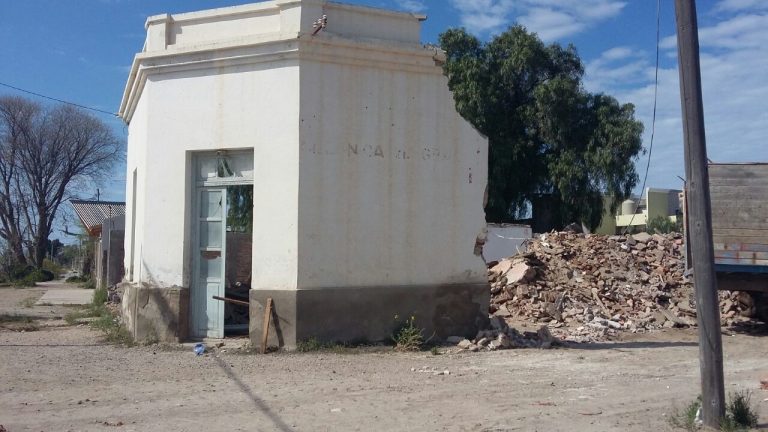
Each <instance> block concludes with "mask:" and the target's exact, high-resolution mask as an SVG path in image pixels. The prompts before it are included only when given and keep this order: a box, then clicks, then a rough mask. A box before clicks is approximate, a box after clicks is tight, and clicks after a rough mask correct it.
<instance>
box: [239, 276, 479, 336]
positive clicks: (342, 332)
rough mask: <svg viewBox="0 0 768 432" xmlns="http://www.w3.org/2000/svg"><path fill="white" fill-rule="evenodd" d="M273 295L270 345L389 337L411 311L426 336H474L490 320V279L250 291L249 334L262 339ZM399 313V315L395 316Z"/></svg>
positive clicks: (407, 317)
mask: <svg viewBox="0 0 768 432" xmlns="http://www.w3.org/2000/svg"><path fill="white" fill-rule="evenodd" d="M267 298H271V299H272V302H273V303H272V304H273V313H272V318H271V324H270V327H269V339H268V345H269V346H271V347H279V348H284V349H288V350H291V349H295V348H296V344H297V342H300V341H304V340H307V339H309V338H316V339H317V340H319V341H323V342H349V343H357V342H380V341H391V338H392V334H393V333H394V332H395V331H396V330H397V328H398V327H400V326H401V325H402V324H403V322H404V321H405V320H407V319H409V318H410V317H411V316H413V317H415V324H416V326H417V327H420V328H423V329H424V332H423V334H424V336H425V338H428V337H430V336H433V335H434V336H433V337H434V338H435V339H437V340H441V339H445V338H446V337H448V336H465V337H473V336H475V335H476V334H477V331H478V330H479V329H480V328H483V327H484V326H485V325H487V323H488V305H489V302H490V289H489V287H488V285H487V284H460V285H430V286H403V287H392V286H386V287H357V288H354V287H353V288H324V289H311V290H297V291H290V290H289V291H281V290H257V289H252V290H251V291H250V304H251V306H250V337H251V341H252V343H253V344H254V346H259V345H260V344H261V338H262V332H263V322H264V308H265V306H266V300H267ZM395 316H397V317H398V319H395Z"/></svg>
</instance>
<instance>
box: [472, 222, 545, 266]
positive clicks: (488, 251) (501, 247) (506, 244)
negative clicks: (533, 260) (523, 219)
mask: <svg viewBox="0 0 768 432" xmlns="http://www.w3.org/2000/svg"><path fill="white" fill-rule="evenodd" d="M532 237H533V231H532V230H531V227H530V226H528V225H508V224H502V225H499V224H488V234H487V235H486V240H485V244H484V245H483V259H484V260H485V262H487V263H489V262H491V261H499V260H502V259H504V258H508V257H511V256H514V255H517V254H518V253H523V252H525V251H526V249H527V248H526V247H525V245H524V243H525V241H526V240H529V239H531V238H532Z"/></svg>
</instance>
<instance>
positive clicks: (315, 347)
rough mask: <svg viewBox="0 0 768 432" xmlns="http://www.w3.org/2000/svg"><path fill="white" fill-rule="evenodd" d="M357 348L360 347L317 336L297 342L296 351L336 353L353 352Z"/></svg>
mask: <svg viewBox="0 0 768 432" xmlns="http://www.w3.org/2000/svg"><path fill="white" fill-rule="evenodd" d="M356 348H358V347H356V346H354V345H350V344H343V343H338V342H323V341H321V340H319V339H317V338H315V337H311V338H309V339H305V340H303V341H299V342H297V343H296V351H297V352H300V353H309V352H332V353H336V354H352V353H354V352H355V351H356Z"/></svg>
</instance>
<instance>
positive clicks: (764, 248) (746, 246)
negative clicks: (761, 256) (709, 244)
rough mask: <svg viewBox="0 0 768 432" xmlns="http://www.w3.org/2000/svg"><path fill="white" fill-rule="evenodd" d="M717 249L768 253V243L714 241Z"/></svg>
mask: <svg viewBox="0 0 768 432" xmlns="http://www.w3.org/2000/svg"><path fill="white" fill-rule="evenodd" d="M714 246H715V250H722V251H748V252H766V253H768V244H760V243H746V242H714Z"/></svg>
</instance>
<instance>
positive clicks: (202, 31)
mask: <svg viewBox="0 0 768 432" xmlns="http://www.w3.org/2000/svg"><path fill="white" fill-rule="evenodd" d="M322 14H328V20H329V23H328V28H327V31H325V32H322V33H320V34H319V35H317V36H316V37H312V36H310V35H309V34H310V33H311V32H312V22H313V21H314V20H315V19H317V18H319V17H320V16H321V15H322ZM275 16H279V18H280V20H279V21H280V28H279V31H275V23H276V22H277V21H276V18H275ZM240 19H242V20H243V21H239V20H240ZM259 20H262V21H259ZM419 20H420V18H419V17H418V16H415V15H411V14H402V13H393V12H388V11H381V10H376V9H370V8H362V7H352V6H345V5H339V4H334V3H326V2H325V1H322V0H302V1H297V0H276V1H274V2H264V3H258V4H256V5H246V6H242V7H240V6H238V7H234V8H225V9H218V10H213V11H204V12H199V13H193V14H182V15H177V16H157V17H152V18H150V20H148V23H147V26H148V37H147V47H146V50H145V52H142V53H140V54H138V55H137V57H136V59H135V61H134V64H133V67H132V71H131V75H130V77H129V81H128V84H127V86H126V92H125V95H124V98H123V102H122V104H121V108H120V112H121V115H122V116H123V118H125V119H126V120H127V121H129V122H130V127H129V150H128V178H129V179H130V178H131V176H132V173H133V169H134V168H136V169H137V170H138V179H139V181H138V193H137V196H136V197H133V196H132V193H131V189H132V185H131V182H130V181H127V182H126V185H127V194H126V196H127V200H128V203H127V204H128V213H129V214H130V208H131V205H132V201H133V200H134V199H135V200H136V202H137V217H136V219H137V220H136V226H137V230H136V246H135V248H134V250H132V251H130V252H127V253H132V254H133V255H134V257H135V262H136V266H137V269H140V270H139V271H137V272H136V277H135V278H134V279H135V280H134V282H146V283H150V284H152V285H155V286H173V285H181V286H189V284H190V274H189V266H190V262H191V258H190V256H189V254H190V253H191V252H190V250H191V247H190V246H191V245H190V233H191V231H192V229H193V227H192V223H191V222H190V209H191V207H192V205H191V197H192V191H193V188H194V184H193V183H194V182H193V176H192V173H191V171H192V169H191V163H190V162H191V155H192V152H196V151H214V150H217V149H245V148H253V149H254V172H255V176H254V177H255V180H254V203H255V205H254V207H255V208H254V242H253V287H254V288H268V289H296V288H297V287H298V288H318V287H337V286H371V285H427V284H444V283H483V282H485V267H484V264H483V262H482V259H481V258H480V257H478V256H476V255H474V254H473V248H474V245H475V239H476V237H477V235H478V234H479V233H480V232H481V230H482V229H483V227H484V225H485V223H484V214H483V205H482V201H483V192H484V189H485V185H486V177H487V172H486V169H487V168H486V167H487V141H486V140H485V138H483V137H482V136H480V135H479V134H478V133H477V132H476V131H475V130H474V129H473V128H472V127H471V126H470V125H469V124H468V123H467V122H465V121H464V120H462V119H461V118H460V117H459V115H458V114H457V113H456V112H455V109H454V102H453V98H452V97H451V94H450V93H449V91H448V89H447V83H446V79H445V78H444V77H443V76H442V73H441V69H440V67H439V66H437V65H436V64H435V63H436V60H439V56H438V54H437V53H435V52H434V51H432V50H428V49H424V48H422V47H421V45H420V42H419V28H420V25H419ZM249 28H251V29H253V33H254V34H251V35H246V34H244V33H243V32H244V31H245V30H244V29H249ZM131 225H132V221H131V220H130V216H128V220H126V226H127V227H130V226H131ZM129 243H130V233H128V232H127V233H126V248H130V244H129ZM128 264H129V260H126V265H128Z"/></svg>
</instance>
